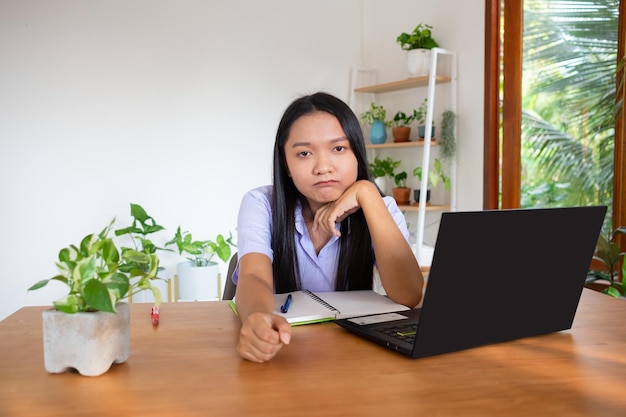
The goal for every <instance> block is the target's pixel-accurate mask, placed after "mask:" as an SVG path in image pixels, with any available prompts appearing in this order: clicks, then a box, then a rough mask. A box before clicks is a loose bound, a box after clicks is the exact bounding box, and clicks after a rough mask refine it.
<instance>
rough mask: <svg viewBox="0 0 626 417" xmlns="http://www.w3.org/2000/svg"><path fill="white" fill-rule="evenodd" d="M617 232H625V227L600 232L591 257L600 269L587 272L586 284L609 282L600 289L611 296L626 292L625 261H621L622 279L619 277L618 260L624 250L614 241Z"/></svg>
mask: <svg viewBox="0 0 626 417" xmlns="http://www.w3.org/2000/svg"><path fill="white" fill-rule="evenodd" d="M619 234H626V227H618V228H617V229H615V230H613V231H612V232H610V233H608V234H607V233H601V234H600V236H599V237H598V243H597V244H596V253H595V255H594V256H593V259H594V260H596V261H597V262H599V263H600V264H601V265H602V269H590V270H589V272H588V273H587V279H586V281H585V283H586V284H589V283H591V282H594V281H597V280H605V281H608V282H609V286H608V287H607V288H606V289H605V290H604V291H602V292H603V293H605V294H608V295H611V296H613V297H621V296H622V295H625V294H626V280H625V279H624V277H625V276H626V262H622V281H621V282H620V281H619V280H618V278H619V262H620V260H622V261H623V260H624V258H625V256H626V252H622V251H621V249H620V247H619V245H618V244H617V242H616V241H615V239H616V237H617V236H618V235H619Z"/></svg>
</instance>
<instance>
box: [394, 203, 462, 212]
mask: <svg viewBox="0 0 626 417" xmlns="http://www.w3.org/2000/svg"><path fill="white" fill-rule="evenodd" d="M398 208H399V209H400V210H401V211H419V209H420V206H419V204H415V205H413V204H410V205H408V206H405V205H402V206H398ZM449 210H450V206H440V205H436V204H427V205H426V211H449Z"/></svg>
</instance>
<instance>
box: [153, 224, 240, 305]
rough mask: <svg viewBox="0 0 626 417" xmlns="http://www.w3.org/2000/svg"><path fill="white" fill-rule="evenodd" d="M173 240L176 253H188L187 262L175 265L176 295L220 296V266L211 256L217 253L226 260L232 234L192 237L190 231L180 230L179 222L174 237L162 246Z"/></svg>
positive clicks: (180, 297)
mask: <svg viewBox="0 0 626 417" xmlns="http://www.w3.org/2000/svg"><path fill="white" fill-rule="evenodd" d="M172 244H176V246H177V248H178V253H179V254H180V255H182V254H183V253H186V254H188V255H190V256H189V257H187V261H186V262H180V263H178V264H177V265H176V274H177V279H176V281H177V282H176V283H175V288H176V289H177V291H176V292H177V295H176V299H180V300H194V301H198V300H214V299H219V298H220V293H221V288H220V287H221V283H220V282H219V279H218V275H219V268H218V264H217V262H215V261H213V256H214V255H217V257H218V258H219V259H221V260H222V261H223V262H228V261H229V259H230V256H231V247H235V246H236V245H235V244H234V243H233V241H232V234H230V235H229V237H228V238H227V239H225V238H224V236H223V235H221V234H219V235H217V237H216V238H215V241H212V240H193V236H192V234H191V233H190V232H182V231H181V229H180V226H179V227H178V229H177V230H176V234H175V235H174V237H173V238H172V239H171V240H170V241H168V242H167V243H166V244H165V246H166V247H167V246H169V245H172Z"/></svg>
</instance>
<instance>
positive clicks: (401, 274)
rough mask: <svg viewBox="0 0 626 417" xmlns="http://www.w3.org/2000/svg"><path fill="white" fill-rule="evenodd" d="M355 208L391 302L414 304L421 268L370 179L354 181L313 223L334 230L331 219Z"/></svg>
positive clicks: (420, 287) (420, 286)
mask: <svg viewBox="0 0 626 417" xmlns="http://www.w3.org/2000/svg"><path fill="white" fill-rule="evenodd" d="M359 208H360V209H361V210H363V214H364V215H365V220H366V221H367V226H368V228H369V230H370V234H371V236H372V244H373V247H374V254H375V256H376V265H377V267H378V272H379V275H380V280H381V283H382V285H383V287H384V288H385V292H386V293H387V295H388V296H389V297H390V298H391V299H392V300H394V301H395V302H397V303H400V304H404V305H406V306H407V307H415V306H416V305H417V304H419V302H420V301H421V299H422V291H423V286H424V277H423V276H422V271H421V269H420V267H419V265H418V263H417V260H416V259H415V255H414V254H413V251H412V250H411V247H410V246H409V244H408V242H407V241H406V239H405V237H404V235H403V234H402V232H401V231H400V229H399V228H398V225H397V224H396V222H395V220H394V219H393V217H392V216H391V214H390V213H389V210H388V209H387V206H386V205H385V202H384V200H383V198H382V197H381V195H380V193H379V192H378V189H377V188H376V186H375V185H374V184H373V183H371V182H370V181H367V180H360V181H357V182H355V183H354V184H353V185H351V186H350V187H349V188H348V189H346V191H345V192H344V193H343V194H342V196H341V197H339V199H337V200H336V201H334V202H333V203H330V204H327V205H326V206H324V207H322V208H320V209H319V210H318V211H317V212H316V215H315V227H320V228H322V229H325V230H326V231H327V232H329V233H335V232H336V230H335V223H336V222H338V221H341V220H343V219H344V218H345V217H347V216H348V215H349V214H351V213H354V212H355V211H357V210H358V209H359Z"/></svg>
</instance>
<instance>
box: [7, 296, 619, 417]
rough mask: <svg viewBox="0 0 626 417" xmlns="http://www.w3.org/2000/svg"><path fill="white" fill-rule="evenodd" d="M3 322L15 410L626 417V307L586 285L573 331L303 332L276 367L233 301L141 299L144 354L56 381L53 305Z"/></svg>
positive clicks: (137, 325) (91, 415) (135, 317)
mask: <svg viewBox="0 0 626 417" xmlns="http://www.w3.org/2000/svg"><path fill="white" fill-rule="evenodd" d="M43 309H44V307H25V308H22V309H21V310H19V311H18V312H16V313H15V314H13V315H11V316H10V317H8V318H6V319H5V320H4V321H2V322H0V415H1V416H11V417H18V416H88V417H97V416H167V417H178V416H246V415H249V416H273V417H276V416H290V417H293V416H374V415H376V416H385V417H386V416H413V415H420V416H480V417H484V416H507V417H511V416H533V417H534V416H550V417H555V416H568V417H571V416H603V417H605V416H624V415H626V395H624V389H625V388H626V323H625V322H624V318H625V317H626V301H624V300H617V299H613V298H611V297H608V296H606V295H603V294H600V293H596V292H593V291H591V290H587V289H585V290H584V292H583V297H582V300H581V304H580V306H579V310H578V314H577V316H576V319H575V321H574V327H573V328H572V330H569V331H564V332H560V333H555V334H551V335H546V336H541V337H533V338H527V339H523V340H518V341H514V342H509V343H504V344H500V345H494V346H486V347H481V348H476V349H471V350H467V351H463V352H456V353H450V354H445V355H440V356H435V357H430V358H424V359H417V360H412V359H408V358H405V357H404V356H401V355H398V354H396V353H394V352H392V351H389V350H386V349H384V348H381V347H378V346H375V345H373V344H371V343H368V342H366V341H363V340H361V339H359V338H357V337H355V336H353V335H351V334H348V333H346V332H345V331H344V330H342V329H340V328H339V327H338V326H336V325H335V324H333V323H326V324H316V325H309V326H300V327H295V328H294V331H293V339H292V343H291V345H289V346H287V347H285V348H284V349H283V350H282V351H281V352H280V353H279V355H278V357H276V358H275V359H274V360H273V361H272V362H270V363H266V364H256V363H251V362H248V361H245V360H242V359H240V358H239V356H238V355H237V353H236V351H235V344H236V340H237V332H238V329H239V322H238V319H237V318H236V317H235V316H234V314H233V313H232V311H231V310H230V308H229V307H228V306H227V303H226V302H225V301H222V302H197V303H166V304H163V305H162V306H161V322H160V324H159V326H158V327H154V328H153V327H152V324H151V322H150V314H149V310H150V305H148V304H133V305H132V311H131V316H132V330H131V332H132V333H131V334H132V336H131V338H132V340H131V355H130V359H129V360H128V362H126V363H125V364H120V365H113V367H112V369H111V370H109V371H108V372H107V373H105V374H104V375H102V376H99V377H84V376H80V375H78V374H75V373H65V374H48V373H46V371H45V370H44V365H43V353H42V352H43V349H42V336H41V311H42V310H43Z"/></svg>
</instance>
